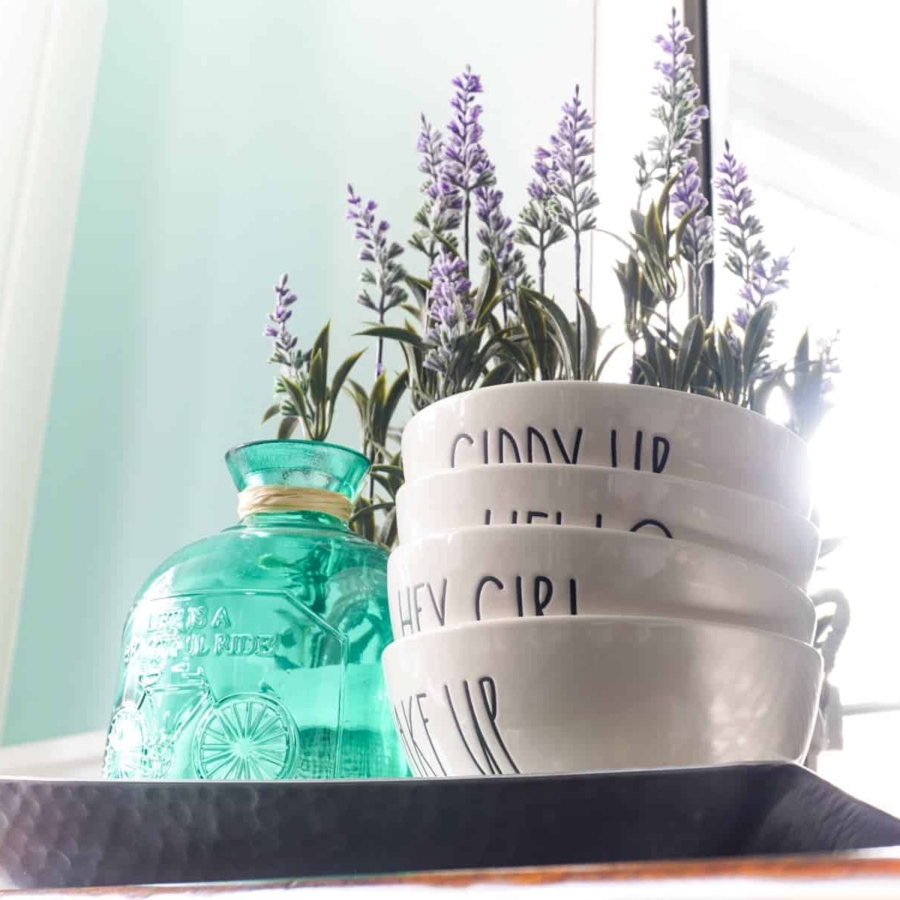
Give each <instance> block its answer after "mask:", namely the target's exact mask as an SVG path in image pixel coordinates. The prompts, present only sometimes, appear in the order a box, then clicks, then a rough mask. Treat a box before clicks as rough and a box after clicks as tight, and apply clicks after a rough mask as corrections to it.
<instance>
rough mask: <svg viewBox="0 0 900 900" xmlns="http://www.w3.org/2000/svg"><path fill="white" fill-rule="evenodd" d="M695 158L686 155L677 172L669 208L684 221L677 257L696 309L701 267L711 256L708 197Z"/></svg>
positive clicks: (698, 303) (701, 287) (698, 298)
mask: <svg viewBox="0 0 900 900" xmlns="http://www.w3.org/2000/svg"><path fill="white" fill-rule="evenodd" d="M698 170H699V166H698V164H697V160H696V159H694V158H693V157H689V158H688V159H687V160H686V161H685V163H684V166H683V167H682V168H681V170H680V171H679V173H678V176H677V178H676V180H675V186H674V188H673V189H672V212H673V214H674V215H675V217H676V218H677V219H678V220H679V221H686V222H687V224H686V226H685V228H684V231H683V232H682V236H681V245H680V251H681V257H682V259H683V260H684V261H685V262H686V263H687V265H688V268H689V270H690V275H691V282H690V284H691V291H692V293H693V296H694V298H695V307H696V308H697V309H700V305H701V300H702V297H703V290H704V284H703V270H704V269H705V268H706V267H707V266H708V265H710V263H712V261H713V259H714V258H715V244H714V237H713V222H712V217H711V216H710V215H708V214H707V213H706V209H707V207H708V206H709V201H708V200H707V199H706V197H705V196H704V195H703V192H702V191H701V190H700V174H699V171H698Z"/></svg>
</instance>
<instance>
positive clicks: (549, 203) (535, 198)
mask: <svg viewBox="0 0 900 900" xmlns="http://www.w3.org/2000/svg"><path fill="white" fill-rule="evenodd" d="M541 165H542V164H541ZM528 197H529V200H528V203H527V204H526V205H525V206H524V207H523V209H522V211H521V212H520V213H519V227H518V229H517V230H516V234H515V238H516V241H517V242H518V243H520V244H523V245H525V246H527V247H533V248H534V249H535V250H537V253H538V282H537V283H538V291H539V292H540V293H541V294H544V293H546V283H547V251H548V250H549V249H550V248H551V247H552V246H553V245H554V244H558V243H559V242H560V241H564V240H565V239H566V230H565V228H563V227H562V225H560V224H559V206H558V204H557V201H556V198H555V196H554V193H553V191H552V190H551V189H550V186H549V185H548V184H547V182H546V180H545V179H543V178H540V177H538V178H535V179H534V180H532V181H531V183H530V184H529V185H528Z"/></svg>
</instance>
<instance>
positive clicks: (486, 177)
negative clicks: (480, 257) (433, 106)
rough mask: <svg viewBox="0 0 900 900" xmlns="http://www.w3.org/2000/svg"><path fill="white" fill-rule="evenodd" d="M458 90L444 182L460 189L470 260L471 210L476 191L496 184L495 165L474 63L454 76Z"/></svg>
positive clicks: (465, 255)
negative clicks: (484, 138)
mask: <svg viewBox="0 0 900 900" xmlns="http://www.w3.org/2000/svg"><path fill="white" fill-rule="evenodd" d="M453 86H454V87H455V88H456V93H455V94H454V96H453V99H452V100H451V101H450V105H451V106H452V107H453V110H454V113H455V115H454V117H453V118H452V119H451V121H450V122H449V124H448V125H447V134H448V138H447V143H446V145H445V147H444V161H443V165H442V166H441V170H440V174H441V178H440V180H441V182H444V181H446V182H447V184H449V185H450V186H452V187H453V188H455V189H456V190H457V191H459V193H460V195H461V199H462V206H461V208H462V221H463V258H464V259H465V260H466V262H468V260H469V212H470V209H471V206H472V194H473V193H474V192H475V191H476V190H477V189H478V188H483V187H490V186H491V185H493V184H494V182H495V178H494V167H493V166H492V165H491V162H490V159H489V158H488V155H487V153H486V152H485V150H484V148H483V147H482V146H481V138H482V136H483V135H484V129H483V128H482V126H481V122H480V121H479V120H480V118H481V113H482V111H483V110H482V107H481V106H480V105H479V104H478V103H477V102H476V98H477V96H478V94H480V93H482V91H483V88H482V86H481V78H480V77H479V76H478V75H476V74H474V73H473V72H472V67H471V66H466V68H465V71H464V72H463V73H462V74H461V75H458V76H457V77H456V78H454V79H453Z"/></svg>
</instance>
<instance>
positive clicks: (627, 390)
mask: <svg viewBox="0 0 900 900" xmlns="http://www.w3.org/2000/svg"><path fill="white" fill-rule="evenodd" d="M402 449H403V464H404V467H405V471H406V480H407V481H408V482H415V481H417V480H418V479H420V478H424V477H426V476H428V475H433V474H435V473H437V472H444V471H448V470H450V469H462V468H471V467H475V466H483V465H488V464H491V463H502V464H509V463H529V462H532V463H533V462H538V463H564V464H570V465H594V466H609V467H610V468H627V469H636V470H640V471H646V472H653V473H656V474H661V473H665V474H666V475H677V476H680V477H683V478H690V479H695V480H698V481H708V482H712V483H713V484H721V485H724V486H725V487H730V488H734V489H735V490H738V491H745V492H747V493H749V494H755V495H757V496H760V497H765V498H767V499H769V500H773V501H774V502H776V503H779V504H781V505H782V506H786V507H787V508H788V509H790V510H792V511H793V512H795V513H797V514H799V515H802V516H805V515H807V514H808V513H809V503H810V466H809V459H808V453H807V448H806V444H805V443H804V442H803V441H801V440H800V439H799V438H798V437H796V436H795V435H793V434H791V433H790V432H789V431H788V430H787V429H786V428H783V427H782V426H780V425H777V424H776V423H774V422H771V421H769V420H768V419H766V418H764V417H763V416H761V415H759V414H757V413H753V412H749V411H748V410H745V409H740V408H739V407H736V406H734V405H732V404H729V403H724V402H722V401H720V400H712V399H709V398H707V397H700V396H697V395H695V394H686V393H682V392H680V391H669V390H664V389H661V388H654V387H646V386H640V385H623V384H597V383H594V382H584V381H546V382H533V383H527V384H511V385H499V386H497V387H490V388H482V389H479V390H476V391H470V392H468V393H465V394H458V395H457V396H454V397H448V398H447V399H445V400H441V401H439V402H438V403H435V404H433V405H432V406H429V407H427V408H426V409H423V410H422V411H421V412H419V413H417V414H416V415H415V416H413V418H412V419H411V420H410V422H409V423H408V424H407V426H406V428H405V429H404V431H403V439H402Z"/></svg>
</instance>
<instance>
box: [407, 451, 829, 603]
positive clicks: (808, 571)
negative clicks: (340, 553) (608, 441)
mask: <svg viewBox="0 0 900 900" xmlns="http://www.w3.org/2000/svg"><path fill="white" fill-rule="evenodd" d="M485 524H491V525H506V524H521V525H524V524H529V525H530V524H539V525H540V524H542V525H548V524H559V525H581V526H586V527H591V528H594V527H598V528H603V529H612V530H616V531H632V532H638V533H646V534H655V535H657V536H660V535H664V536H669V537H673V538H676V539H678V540H683V541H693V542H695V543H698V544H703V545H704V546H707V547H717V548H719V549H721V550H726V551H728V552H729V553H734V554H736V555H738V556H741V557H743V558H745V559H748V560H750V561H751V562H757V563H760V564H761V565H764V566H767V567H768V568H770V569H772V570H773V571H775V572H777V573H778V574H779V575H782V576H783V577H784V578H786V579H788V581H790V582H792V583H793V584H795V585H798V586H799V587H805V586H806V584H807V582H808V581H809V578H810V576H811V575H812V572H813V569H814V568H815V564H816V558H817V556H818V553H819V533H818V531H817V529H816V527H815V526H814V525H813V524H812V523H811V522H810V521H809V519H806V518H804V517H803V516H799V515H797V514H796V513H792V512H790V511H789V510H787V509H785V508H784V507H782V506H778V505H777V504H775V503H771V502H770V501H767V500H763V499H761V498H759V497H754V496H752V495H751V494H744V493H741V492H739V491H733V490H730V489H728V488H723V487H720V486H719V485H714V484H709V483H705V482H698V481H688V480H687V479H685V478H676V477H674V476H670V475H653V474H652V473H649V472H634V471H629V470H627V469H608V468H603V467H600V466H565V465H547V464H545V463H535V464H534V465H531V466H500V465H489V466H482V467H480V468H477V469H460V470H457V471H452V472H441V473H439V474H437V475H431V476H428V477H426V478H421V479H419V480H418V481H414V482H411V483H408V484H406V485H404V486H403V487H402V488H401V489H400V493H399V495H398V497H397V527H398V532H399V537H400V543H401V544H408V543H410V542H411V541H415V540H418V539H419V538H423V537H428V536H429V535H433V534H437V533H439V532H442V531H447V530H450V529H454V528H462V527H467V526H474V525H485Z"/></svg>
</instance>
